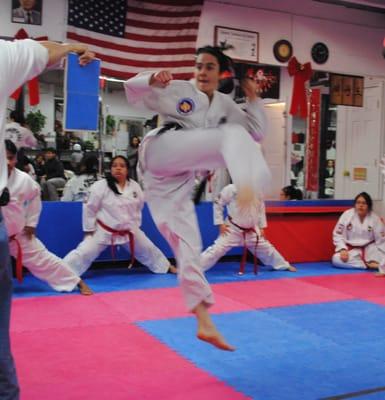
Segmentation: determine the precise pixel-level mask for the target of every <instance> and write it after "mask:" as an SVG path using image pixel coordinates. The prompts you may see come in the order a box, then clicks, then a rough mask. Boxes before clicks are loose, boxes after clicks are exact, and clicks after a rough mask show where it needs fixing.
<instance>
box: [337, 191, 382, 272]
mask: <svg viewBox="0 0 385 400" xmlns="http://www.w3.org/2000/svg"><path fill="white" fill-rule="evenodd" d="M333 243H334V245H335V254H334V255H333V258H332V264H333V266H335V267H337V268H355V269H379V270H380V274H379V275H382V274H385V225H384V223H383V222H382V220H381V219H380V217H379V216H378V215H377V214H376V213H375V212H374V211H373V201H372V198H371V197H370V196H369V194H368V193H366V192H362V193H360V194H358V195H357V196H356V197H355V199H354V208H351V209H349V210H347V211H345V212H344V213H343V214H342V215H341V217H340V218H339V220H338V222H337V225H336V226H335V228H334V230H333Z"/></svg>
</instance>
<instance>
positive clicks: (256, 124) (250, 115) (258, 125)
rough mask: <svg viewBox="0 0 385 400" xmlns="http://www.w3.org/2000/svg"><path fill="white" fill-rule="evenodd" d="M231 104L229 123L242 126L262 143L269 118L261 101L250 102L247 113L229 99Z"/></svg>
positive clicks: (247, 105)
mask: <svg viewBox="0 0 385 400" xmlns="http://www.w3.org/2000/svg"><path fill="white" fill-rule="evenodd" d="M229 101H230V102H231V104H230V103H229V106H228V108H229V109H228V113H227V115H228V119H227V122H232V123H238V124H240V125H242V126H243V127H244V128H245V129H246V130H247V131H248V132H249V133H250V134H251V136H252V137H253V139H254V140H255V141H256V142H258V143H260V142H261V141H262V140H263V138H264V137H265V136H266V133H267V117H266V113H265V110H264V106H263V101H262V100H261V99H256V100H254V101H251V102H248V103H247V104H246V109H245V111H243V110H241V109H240V108H239V106H238V105H237V104H236V103H234V101H233V100H231V99H229Z"/></svg>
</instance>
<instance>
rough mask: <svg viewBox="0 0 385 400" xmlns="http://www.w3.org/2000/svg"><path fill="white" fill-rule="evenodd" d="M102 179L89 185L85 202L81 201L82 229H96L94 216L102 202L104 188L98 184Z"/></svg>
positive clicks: (89, 230) (91, 230) (90, 230)
mask: <svg viewBox="0 0 385 400" xmlns="http://www.w3.org/2000/svg"><path fill="white" fill-rule="evenodd" d="M101 182H102V181H99V182H95V183H94V184H93V185H92V186H91V187H90V194H89V196H88V200H87V202H85V203H83V231H84V232H93V231H94V230H95V229H96V219H97V218H96V216H97V214H98V211H99V210H100V207H101V204H102V198H103V194H104V190H102V186H101V185H100V183H101Z"/></svg>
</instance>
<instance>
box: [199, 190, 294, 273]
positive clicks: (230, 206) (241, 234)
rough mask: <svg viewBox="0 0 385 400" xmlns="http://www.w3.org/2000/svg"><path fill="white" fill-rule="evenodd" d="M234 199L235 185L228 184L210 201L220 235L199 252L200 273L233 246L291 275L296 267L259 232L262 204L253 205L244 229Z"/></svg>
mask: <svg viewBox="0 0 385 400" xmlns="http://www.w3.org/2000/svg"><path fill="white" fill-rule="evenodd" d="M236 198H237V189H236V187H235V185H233V184H230V185H227V186H226V187H224V188H223V189H222V191H221V193H220V194H219V196H218V197H217V199H216V200H215V201H214V224H215V225H219V230H220V236H219V237H218V239H216V241H215V242H214V244H213V245H212V246H210V247H208V248H207V249H206V250H205V251H204V252H203V253H202V258H201V261H202V268H203V270H204V271H207V270H208V269H210V268H211V267H212V266H214V265H215V264H216V262H217V261H218V260H219V259H220V258H221V257H222V256H224V255H225V254H226V253H227V252H228V251H229V250H230V249H232V248H233V247H237V246H246V247H247V249H248V250H249V251H250V252H251V253H253V255H254V257H258V258H259V259H260V260H261V261H262V262H263V263H264V264H265V265H271V266H272V267H273V269H275V270H289V271H291V272H295V271H296V268H295V267H293V266H292V265H290V264H289V263H288V262H287V261H286V260H285V259H284V258H283V257H282V255H281V254H280V253H279V252H278V251H277V250H276V248H275V247H274V246H273V245H272V244H271V243H270V242H269V241H268V240H266V239H265V237H264V235H263V229H264V228H266V226H267V223H266V212H265V204H264V202H263V201H258V202H256V204H255V212H254V216H253V217H252V218H250V223H249V224H248V225H247V226H244V225H241V223H240V222H239V220H238V216H239V208H238V205H237V201H236ZM225 207H227V214H228V215H227V219H226V220H224V218H223V213H224V208H225ZM244 255H246V253H244ZM242 261H243V262H242V264H241V270H240V274H243V272H244V271H243V269H244V261H245V260H242Z"/></svg>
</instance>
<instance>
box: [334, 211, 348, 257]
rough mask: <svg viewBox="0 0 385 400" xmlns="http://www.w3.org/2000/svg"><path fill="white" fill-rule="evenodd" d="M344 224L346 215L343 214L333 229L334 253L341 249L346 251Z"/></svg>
mask: <svg viewBox="0 0 385 400" xmlns="http://www.w3.org/2000/svg"><path fill="white" fill-rule="evenodd" d="M346 224H347V216H346V213H343V214H342V215H341V216H340V218H339V220H338V222H337V225H336V226H335V227H334V230H333V244H334V246H335V251H336V252H337V251H341V250H343V249H347V246H346V242H345V236H344V233H345V230H346Z"/></svg>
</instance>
